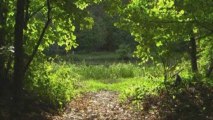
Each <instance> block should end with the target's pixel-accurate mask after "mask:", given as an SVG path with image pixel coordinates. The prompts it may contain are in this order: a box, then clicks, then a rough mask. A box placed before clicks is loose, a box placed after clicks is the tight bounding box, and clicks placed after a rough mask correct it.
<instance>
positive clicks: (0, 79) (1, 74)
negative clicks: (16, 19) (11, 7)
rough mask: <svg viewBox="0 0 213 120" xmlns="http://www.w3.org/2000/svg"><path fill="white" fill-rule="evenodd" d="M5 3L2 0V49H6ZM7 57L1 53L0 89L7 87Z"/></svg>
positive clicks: (0, 32) (0, 2) (0, 3)
mask: <svg viewBox="0 0 213 120" xmlns="http://www.w3.org/2000/svg"><path fill="white" fill-rule="evenodd" d="M4 3H5V1H4V0H0V49H3V47H5V26H6V8H5V7H6V6H5V5H4ZM5 81H6V76H5V55H4V53H1V51H0V85H1V86H0V88H2V87H4V86H5Z"/></svg>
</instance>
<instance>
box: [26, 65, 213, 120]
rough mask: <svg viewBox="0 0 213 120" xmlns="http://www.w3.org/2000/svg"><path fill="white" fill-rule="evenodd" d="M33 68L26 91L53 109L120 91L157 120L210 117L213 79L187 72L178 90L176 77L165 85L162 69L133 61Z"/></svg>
mask: <svg viewBox="0 0 213 120" xmlns="http://www.w3.org/2000/svg"><path fill="white" fill-rule="evenodd" d="M32 69H33V72H32V73H31V74H30V75H29V76H30V77H28V80H27V81H26V83H25V90H26V91H28V92H29V93H30V94H31V95H36V96H37V98H38V99H39V101H40V102H41V103H45V104H48V105H50V106H52V107H53V108H57V109H58V108H61V109H62V108H64V106H65V105H66V104H67V103H68V102H69V101H70V100H71V99H73V98H75V97H77V96H79V95H81V94H82V93H86V92H90V91H100V90H109V91H118V92H119V93H120V100H121V101H123V102H126V101H128V102H130V103H131V104H133V106H134V108H137V109H136V110H142V111H143V112H142V116H146V115H150V114H152V115H153V114H154V117H155V118H156V119H160V118H163V119H170V118H171V119H174V117H175V116H176V117H177V116H178V114H180V115H182V116H181V118H183V119H185V118H186V117H185V116H186V113H187V112H190V115H191V117H190V116H189V117H188V118H193V117H192V116H193V114H196V115H197V114H199V115H198V116H197V118H203V117H204V116H205V117H207V118H209V117H211V110H212V106H211V104H212V99H213V96H212V93H213V91H212V90H213V89H212V86H213V84H212V83H213V82H212V79H208V80H207V79H204V78H203V77H202V76H200V79H199V80H192V75H191V74H190V71H188V70H187V69H185V70H184V71H182V72H181V73H180V75H181V77H182V79H183V81H182V82H181V84H180V85H179V86H176V87H174V86H173V83H174V80H175V78H172V79H170V80H169V81H168V82H169V84H168V85H165V84H164V81H163V79H164V78H163V73H162V68H161V67H160V66H155V67H151V66H140V65H137V64H135V63H131V62H121V63H116V62H115V63H111V64H109V63H107V64H96V65H94V64H86V63H85V62H81V63H77V64H73V63H70V62H45V63H42V64H39V65H37V66H34V67H33V68H32ZM135 105H136V106H135ZM192 109H193V110H192ZM188 118H187V119H188Z"/></svg>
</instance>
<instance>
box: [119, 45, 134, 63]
mask: <svg viewBox="0 0 213 120" xmlns="http://www.w3.org/2000/svg"><path fill="white" fill-rule="evenodd" d="M116 53H118V54H119V57H120V59H129V58H131V57H132V56H131V55H132V54H131V48H130V46H129V45H126V44H121V45H119V48H118V49H117V50H116Z"/></svg>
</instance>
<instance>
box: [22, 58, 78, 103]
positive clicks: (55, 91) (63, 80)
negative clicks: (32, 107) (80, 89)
mask: <svg viewBox="0 0 213 120" xmlns="http://www.w3.org/2000/svg"><path fill="white" fill-rule="evenodd" d="M31 70H33V72H31V74H30V75H29V76H28V78H27V81H26V83H25V88H26V89H27V90H30V91H31V92H32V93H34V94H37V95H38V96H39V98H40V99H41V100H42V101H44V102H47V103H50V104H51V105H54V106H56V107H62V106H63V105H65V103H67V102H69V101H70V100H71V98H72V97H74V96H75V91H74V90H75V89H74V87H75V84H76V81H77V79H78V75H77V74H76V73H75V71H74V70H73V69H70V68H69V67H68V66H66V65H64V64H61V65H57V64H55V63H51V62H44V63H41V64H38V65H36V67H32V68H31Z"/></svg>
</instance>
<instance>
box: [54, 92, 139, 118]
mask: <svg viewBox="0 0 213 120" xmlns="http://www.w3.org/2000/svg"><path fill="white" fill-rule="evenodd" d="M52 119H53V120H140V119H141V118H138V115H137V114H136V113H135V112H133V111H132V110H131V109H130V108H128V107H127V106H124V105H121V104H120V103H119V101H118V93H117V92H112V91H100V92H97V93H94V92H90V93H87V94H85V95H83V96H82V97H79V98H77V99H75V100H73V101H72V102H71V103H70V104H69V106H68V108H67V109H66V110H65V112H64V114H63V115H62V116H55V117H53V118H52Z"/></svg>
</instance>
